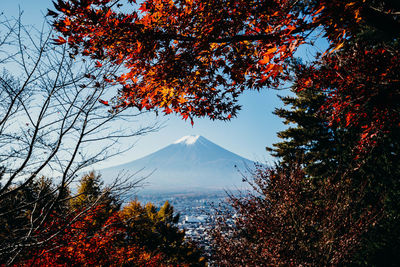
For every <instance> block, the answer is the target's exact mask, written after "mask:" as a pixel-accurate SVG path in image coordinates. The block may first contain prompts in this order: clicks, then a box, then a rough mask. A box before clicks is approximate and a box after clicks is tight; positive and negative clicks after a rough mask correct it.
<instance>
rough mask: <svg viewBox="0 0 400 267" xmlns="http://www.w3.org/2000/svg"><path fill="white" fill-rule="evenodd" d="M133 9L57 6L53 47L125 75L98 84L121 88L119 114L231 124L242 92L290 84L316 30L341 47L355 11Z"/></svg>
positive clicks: (92, 1)
mask: <svg viewBox="0 0 400 267" xmlns="http://www.w3.org/2000/svg"><path fill="white" fill-rule="evenodd" d="M135 2H136V1H129V3H130V4H131V5H133V11H130V12H129V13H125V12H124V11H123V9H122V8H123V7H122V4H120V3H119V1H111V0H108V1H107V0H106V1H104V0H88V1H77V0H71V1H63V0H59V1H58V2H57V3H56V4H55V8H56V11H57V12H54V11H50V12H49V15H51V16H53V17H55V18H56V20H55V22H54V26H55V27H56V29H57V30H58V31H59V32H60V33H61V34H62V36H60V37H59V38H58V39H56V40H55V43H57V44H64V43H68V44H69V46H70V47H71V48H72V49H74V51H75V53H81V54H83V55H87V56H90V57H91V58H93V59H95V60H99V61H104V62H110V63H111V64H115V65H123V66H124V71H123V73H122V74H121V75H119V76H113V77H104V78H105V79H106V80H107V81H109V82H111V83H115V84H120V85H121V89H120V93H119V96H118V97H117V98H115V99H114V106H115V107H116V108H118V107H120V106H134V107H137V108H139V109H142V108H146V109H153V108H160V109H162V110H163V111H164V112H165V113H167V114H168V113H171V112H176V113H179V114H181V115H182V117H183V118H184V119H187V118H188V117H190V118H192V117H195V116H207V117H210V118H212V119H229V118H231V117H232V116H235V115H236V112H237V110H238V108H239V106H238V104H237V103H236V102H237V97H238V96H239V95H240V94H241V93H242V92H243V91H244V90H247V89H260V88H262V87H264V86H278V85H279V81H280V80H286V79H287V78H288V76H287V74H288V73H287V71H288V69H287V64H286V63H285V60H286V59H288V58H291V57H292V56H293V53H294V52H295V51H296V48H297V47H298V46H299V45H301V44H302V43H304V42H306V41H307V37H308V36H309V35H310V34H311V33H312V32H313V31H314V30H316V29H317V28H318V27H319V26H320V25H327V26H328V28H329V30H328V31H327V35H328V37H329V38H330V39H331V40H333V41H334V43H335V44H339V45H340V42H341V40H343V38H344V36H345V35H346V34H347V35H348V34H349V33H348V32H346V30H347V28H348V26H349V25H354V24H357V23H358V22H359V20H361V17H360V16H361V15H360V9H361V6H360V3H359V2H358V1H350V2H348V3H345V2H342V1H309V2H307V3H308V5H305V4H304V3H303V1H294V0H285V1H280V0H279V1H277V0H274V1H264V2H260V1H248V0H246V1H243V0H234V1H215V0H212V1H211V0H210V1H203V0H201V1H200V0H180V1H167V0H157V1H154V0H147V1H143V2H141V3H140V4H136V3H135ZM135 7H136V8H135ZM137 7H138V8H137ZM339 12H340V19H336V17H338V16H337V15H338V14H339ZM327 18H329V20H328V19H327ZM331 18H333V19H331ZM345 27H346V28H345ZM99 61H97V62H98V63H97V64H101V63H100V62H99Z"/></svg>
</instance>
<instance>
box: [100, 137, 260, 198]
mask: <svg viewBox="0 0 400 267" xmlns="http://www.w3.org/2000/svg"><path fill="white" fill-rule="evenodd" d="M253 164H254V162H252V161H250V160H248V159H245V158H243V157H241V156H239V155H236V154H234V153H232V152H230V151H228V150H226V149H224V148H222V147H220V146H218V145H216V144H214V143H213V142H211V141H209V140H207V139H206V138H204V137H202V136H185V137H182V138H181V139H179V140H177V141H176V142H174V143H173V144H171V145H169V146H167V147H165V148H163V149H160V150H158V151H156V152H154V153H152V154H150V155H148V156H145V157H143V158H141V159H138V160H135V161H132V162H129V163H126V164H122V165H119V166H115V167H111V168H107V169H103V170H101V171H100V172H101V174H102V176H103V178H105V179H106V180H107V179H111V178H112V177H115V176H116V174H117V173H118V172H120V171H122V170H125V171H130V172H132V173H133V172H136V171H138V170H140V169H142V168H145V171H144V172H143V173H142V174H144V175H145V174H146V173H150V172H151V171H154V173H152V175H151V176H150V177H149V178H147V180H146V183H147V184H148V186H147V189H148V190H156V191H157V190H161V191H173V190H176V191H182V190H209V189H213V190H220V189H229V188H235V187H239V186H242V184H243V183H242V182H241V181H242V177H241V175H240V174H239V172H238V170H241V171H244V170H246V167H252V166H253ZM235 166H237V168H235Z"/></svg>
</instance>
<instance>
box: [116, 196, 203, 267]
mask: <svg viewBox="0 0 400 267" xmlns="http://www.w3.org/2000/svg"><path fill="white" fill-rule="evenodd" d="M121 216H122V218H123V221H124V223H125V225H126V229H127V237H126V240H129V242H130V243H133V244H138V245H140V246H143V247H145V248H147V249H148V250H149V251H152V253H155V254H160V253H161V255H162V262H163V263H164V264H166V265H168V266H170V265H171V266H177V265H178V266H181V265H184V266H186V265H188V266H205V265H206V262H205V258H204V257H202V252H201V250H199V249H198V247H197V246H196V245H194V244H192V243H191V242H190V241H189V240H186V239H185V232H184V231H183V230H179V228H178V227H177V225H176V224H177V223H178V220H179V215H178V214H174V208H173V206H172V205H171V204H169V202H168V201H166V202H165V203H164V205H163V206H161V207H160V208H157V207H156V206H155V205H154V204H152V203H147V204H146V205H144V206H143V205H142V204H141V203H140V202H138V201H137V200H134V201H132V202H130V203H129V204H128V205H127V206H125V207H124V208H123V210H122V211H121Z"/></svg>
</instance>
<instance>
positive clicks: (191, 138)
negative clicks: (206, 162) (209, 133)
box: [174, 135, 200, 145]
mask: <svg viewBox="0 0 400 267" xmlns="http://www.w3.org/2000/svg"><path fill="white" fill-rule="evenodd" d="M199 137H200V135H187V136H184V137H182V138H180V139H178V140H176V141H175V142H174V144H185V145H193V144H194V143H196V141H197V139H199Z"/></svg>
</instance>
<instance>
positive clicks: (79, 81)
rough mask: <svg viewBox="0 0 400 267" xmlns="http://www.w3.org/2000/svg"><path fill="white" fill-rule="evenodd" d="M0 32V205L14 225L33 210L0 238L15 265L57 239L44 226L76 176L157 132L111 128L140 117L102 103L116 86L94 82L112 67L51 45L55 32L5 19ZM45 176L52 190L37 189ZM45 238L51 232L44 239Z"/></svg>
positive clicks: (6, 255) (1, 250) (2, 214)
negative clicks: (127, 140)
mask: <svg viewBox="0 0 400 267" xmlns="http://www.w3.org/2000/svg"><path fill="white" fill-rule="evenodd" d="M0 27H1V30H0V32H1V35H0V47H1V52H0V64H1V67H2V68H3V69H4V70H3V72H2V73H1V75H0V99H1V101H0V110H1V111H0V114H1V116H0V147H1V151H2V153H0V165H1V166H2V167H3V175H2V177H1V183H0V202H2V203H5V202H7V203H12V205H13V207H12V209H1V212H0V219H1V220H8V219H12V218H15V219H16V218H17V217H13V216H14V215H15V216H17V215H18V214H21V213H24V212H25V211H27V210H30V209H31V211H32V212H30V213H28V214H26V218H24V219H22V220H21V221H20V223H21V224H19V225H18V227H12V228H8V230H7V231H11V232H12V233H11V232H9V234H10V237H12V238H6V239H2V242H1V243H2V247H1V248H0V255H1V258H2V259H4V258H7V261H8V263H9V264H10V263H11V262H12V261H13V260H14V259H15V257H17V256H18V255H19V254H20V253H22V252H23V251H27V250H30V249H32V248H33V247H34V246H41V245H43V243H44V242H45V241H46V240H48V238H52V237H53V234H54V233H49V232H47V231H46V225H48V224H46V222H47V221H48V219H49V218H50V215H51V214H53V213H54V212H56V211H57V209H58V207H62V206H64V205H66V202H68V201H69V194H68V185H69V184H70V183H72V182H73V181H74V180H76V178H77V173H79V172H80V171H81V170H82V169H83V168H86V167H88V166H90V165H92V164H94V163H97V162H100V161H102V160H104V159H107V158H108V157H110V156H112V155H115V154H116V153H119V152H121V151H123V150H125V149H128V148H124V147H121V146H118V141H119V140H120V139H121V138H123V137H133V136H137V135H142V134H146V133H148V132H150V131H153V130H154V129H155V127H153V126H149V127H143V128H139V129H136V130H135V129H133V128H130V129H129V128H124V129H121V128H118V127H115V124H113V123H118V121H124V122H126V121H130V120H133V118H134V117H136V116H138V115H139V114H140V113H133V112H132V113H130V112H129V111H128V112H127V111H126V110H124V109H120V110H119V111H115V112H111V113H110V112H108V111H107V110H108V108H107V107H106V106H105V105H103V104H102V103H100V102H101V101H102V98H103V97H104V96H105V95H106V94H108V93H109V92H110V91H112V90H113V88H112V87H111V86H110V85H109V84H107V83H104V82H103V81H102V80H99V79H98V78H96V76H97V77H102V76H103V75H105V74H110V73H115V71H116V69H115V68H112V67H108V66H104V67H103V68H96V67H95V66H94V64H92V63H89V62H87V61H85V60H83V59H81V58H80V57H78V56H75V57H74V56H73V55H71V54H70V53H69V52H68V50H67V47H66V46H64V47H62V46H54V45H53V44H52V40H51V36H52V32H51V31H46V30H43V31H37V30H36V29H34V28H32V27H29V26H25V25H23V24H22V21H21V18H19V19H16V20H13V19H6V18H4V17H1V23H0ZM7 70H8V71H7ZM112 125H113V126H114V129H113V128H111V126H112ZM94 144H96V146H93V145H94ZM41 176H45V177H51V179H52V183H51V186H44V187H43V188H42V187H41V186H40V185H39V184H37V183H40V182H38V181H37V178H38V177H41ZM125 179H126V178H123V177H120V178H117V180H116V181H115V182H114V184H111V185H110V186H111V188H110V189H112V190H114V189H116V188H121V186H122V184H123V182H124V180H125ZM129 183H131V185H134V184H135V182H129V181H127V183H126V184H125V186H127V187H126V188H129ZM45 184H46V183H44V185H45ZM63 215H64V216H65V217H66V218H68V214H63ZM14 226H16V225H14ZM40 229H41V230H42V231H39V230H40ZM41 233H47V234H48V236H47V238H43V236H41V235H42V234H41ZM2 234H3V233H2Z"/></svg>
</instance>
